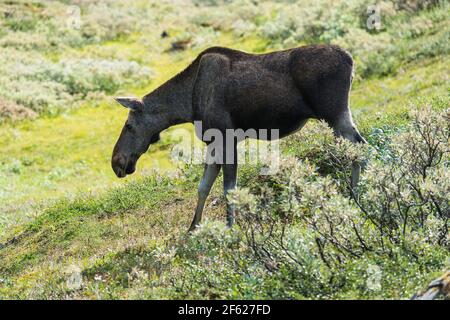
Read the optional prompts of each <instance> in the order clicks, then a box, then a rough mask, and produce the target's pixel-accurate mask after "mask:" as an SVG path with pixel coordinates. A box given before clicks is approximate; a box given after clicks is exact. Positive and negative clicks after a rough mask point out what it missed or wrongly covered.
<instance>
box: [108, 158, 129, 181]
mask: <svg viewBox="0 0 450 320" xmlns="http://www.w3.org/2000/svg"><path fill="white" fill-rule="evenodd" d="M111 166H112V169H113V171H114V173H115V174H116V176H117V177H119V178H123V177H125V176H126V172H125V166H126V158H125V157H124V156H123V155H121V154H117V155H115V156H113V158H112V161H111Z"/></svg>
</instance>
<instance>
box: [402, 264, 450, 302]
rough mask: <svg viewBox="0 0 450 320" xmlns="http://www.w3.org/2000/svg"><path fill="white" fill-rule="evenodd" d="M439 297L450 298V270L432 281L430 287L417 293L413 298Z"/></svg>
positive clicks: (434, 298) (432, 298) (433, 298)
mask: <svg viewBox="0 0 450 320" xmlns="http://www.w3.org/2000/svg"><path fill="white" fill-rule="evenodd" d="M439 298H443V299H450V270H447V271H446V272H445V273H444V275H443V276H442V277H440V278H438V279H436V280H433V281H431V283H430V284H429V285H428V287H427V288H426V289H425V290H424V291H421V292H418V293H416V294H415V295H414V296H413V297H412V298H411V300H436V299H439Z"/></svg>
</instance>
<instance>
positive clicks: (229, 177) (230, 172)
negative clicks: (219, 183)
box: [223, 162, 238, 228]
mask: <svg viewBox="0 0 450 320" xmlns="http://www.w3.org/2000/svg"><path fill="white" fill-rule="evenodd" d="M237 166H238V165H237V162H236V163H233V164H224V165H223V193H224V195H225V199H226V197H227V195H228V192H229V191H230V190H233V189H235V188H236V180H237ZM226 202H227V226H228V227H230V228H231V226H233V222H234V207H233V205H231V204H230V202H229V201H228V200H226Z"/></svg>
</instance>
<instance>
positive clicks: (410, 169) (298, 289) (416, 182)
mask: <svg viewBox="0 0 450 320" xmlns="http://www.w3.org/2000/svg"><path fill="white" fill-rule="evenodd" d="M412 118H413V122H412V124H410V125H409V126H407V127H406V128H403V129H402V131H401V133H399V134H397V135H396V136H394V137H392V139H385V140H386V141H390V142H388V144H389V145H390V150H391V151H390V152H391V153H392V156H391V157H389V158H388V159H387V160H385V158H383V157H378V156H376V151H374V150H372V152H371V153H368V150H366V149H364V148H362V149H361V148H359V147H355V146H352V145H350V144H347V143H346V142H344V141H338V142H337V143H335V142H334V140H333V139H328V136H329V133H327V132H325V143H324V144H323V147H322V148H320V147H319V146H320V145H321V143H322V142H323V141H321V142H320V143H317V145H313V146H312V149H313V150H314V149H315V151H314V153H315V155H316V156H317V155H320V156H319V157H318V159H320V160H319V161H317V162H316V163H317V164H319V165H320V164H321V163H322V164H325V163H328V162H332V163H333V165H334V168H335V170H337V171H339V173H336V174H335V175H334V177H333V176H330V175H324V174H320V173H319V172H318V171H317V169H316V166H315V165H314V164H313V163H312V162H310V161H309V160H304V161H300V160H299V159H298V158H297V157H295V156H294V155H292V154H295V152H296V151H299V150H294V149H292V148H290V149H289V150H290V153H291V156H289V157H284V160H282V162H281V166H280V170H279V171H278V173H276V174H275V175H270V176H258V177H253V183H251V182H252V181H250V183H247V187H248V188H245V189H240V190H236V191H234V192H232V193H231V194H230V196H229V200H230V201H231V202H232V204H233V205H234V206H235V208H236V209H237V212H238V215H237V218H236V223H237V228H233V229H232V230H226V229H225V226H224V224H223V223H217V222H215V223H208V222H207V223H205V224H203V225H202V226H201V227H200V228H199V229H198V230H197V231H196V232H194V233H193V235H192V236H191V237H189V238H187V239H185V240H181V242H179V243H178V244H175V245H170V246H168V247H166V248H165V249H162V250H163V251H164V252H165V251H167V252H170V251H171V250H174V249H175V250H176V254H175V255H173V256H172V260H171V262H170V263H169V265H168V266H167V268H166V269H165V270H164V271H163V273H162V275H161V279H163V280H161V281H162V282H160V283H159V286H163V287H164V286H167V287H170V290H168V291H165V293H164V294H166V295H168V296H170V297H172V298H173V297H176V298H186V297H190V298H195V297H197V298H200V297H203V298H205V297H207V298H296V299H298V298H337V297H341V298H342V297H355V296H357V297H359V298H361V297H366V298H375V297H389V298H392V297H396V298H399V297H403V298H405V297H408V296H411V295H412V294H413V293H414V292H415V291H416V290H418V289H419V288H420V287H421V285H422V284H423V283H425V282H426V281H427V279H428V278H427V277H428V274H429V273H431V272H435V271H439V270H440V269H441V268H442V267H444V266H445V264H446V263H448V261H447V260H446V259H447V257H448V254H449V250H450V245H449V244H450V242H449V237H448V234H449V233H448V228H449V224H450V223H449V217H450V207H449V203H448V194H449V192H450V185H449V183H448V181H450V179H449V178H450V176H449V170H448V166H449V163H450V162H449V160H450V157H449V152H450V149H449V137H450V136H449V134H450V133H449V132H450V130H449V129H450V128H449V122H448V111H441V112H434V111H431V110H430V109H427V108H426V109H424V110H423V111H418V112H414V113H413V114H412ZM315 127H316V129H311V130H308V131H307V132H304V133H302V134H301V137H300V139H301V140H302V141H305V139H306V141H310V140H311V141H313V140H314V139H313V137H315V135H316V134H317V132H318V131H323V130H324V129H325V130H329V129H326V128H325V125H324V124H319V125H317V126H315ZM378 134H379V133H378ZM299 135H300V134H299ZM310 135H311V137H310ZM288 147H289V146H288ZM300 151H301V150H300ZM362 157H369V159H368V167H367V170H366V171H365V173H364V175H363V179H362V181H361V183H360V186H359V187H358V188H357V189H349V182H348V181H347V180H348V172H347V171H348V168H349V166H350V165H351V163H352V162H353V161H355V160H361V158H362ZM177 270H178V271H177ZM181 270H182V272H181ZM160 293H161V292H160ZM149 294H150V293H149ZM152 294H154V292H153V293H152ZM150 296H151V294H150Z"/></svg>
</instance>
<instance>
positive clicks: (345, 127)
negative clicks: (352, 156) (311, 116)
mask: <svg viewBox="0 0 450 320" xmlns="http://www.w3.org/2000/svg"><path fill="white" fill-rule="evenodd" d="M331 126H332V128H333V130H334V133H335V135H336V136H338V137H343V138H345V139H347V140H349V141H351V142H353V143H364V144H365V143H367V141H366V140H365V139H364V138H363V137H362V136H361V134H360V133H359V131H358V129H357V128H356V126H355V124H354V123H353V119H352V114H351V112H350V109H347V110H346V111H345V112H343V113H342V114H341V115H340V116H339V117H338V118H337V119H336V120H335V121H333V122H332V123H331ZM360 174H361V164H360V163H359V162H357V161H354V162H353V163H352V175H351V179H350V187H351V188H352V189H354V188H355V187H356V186H357V185H358V182H359V176H360Z"/></svg>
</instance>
